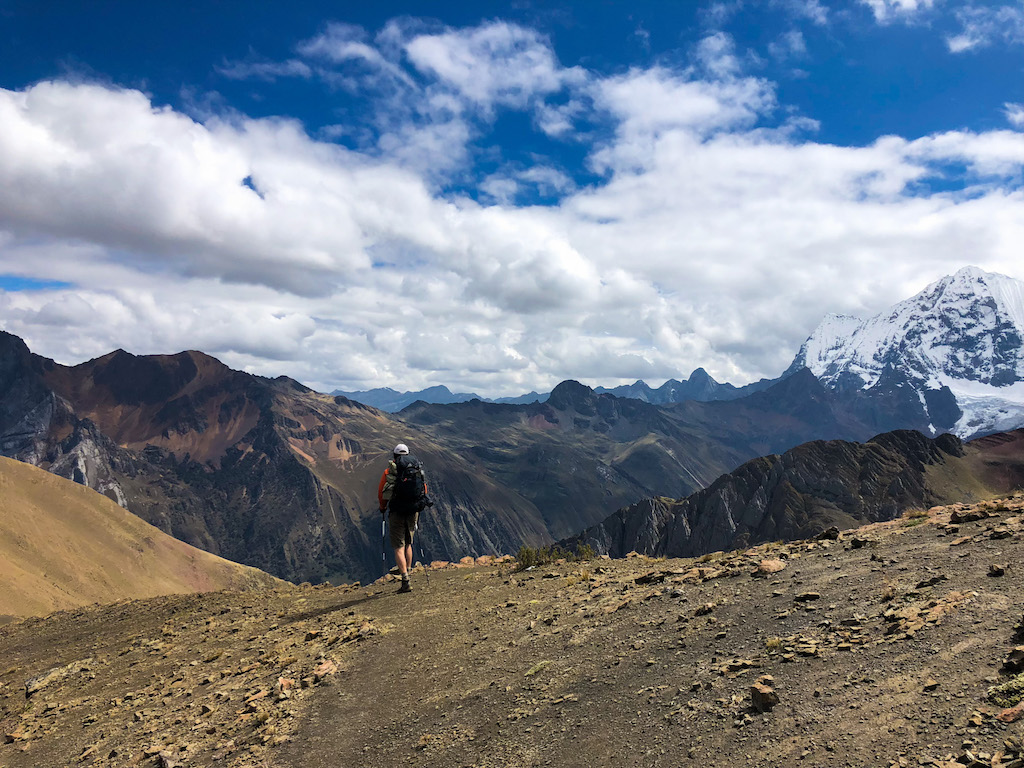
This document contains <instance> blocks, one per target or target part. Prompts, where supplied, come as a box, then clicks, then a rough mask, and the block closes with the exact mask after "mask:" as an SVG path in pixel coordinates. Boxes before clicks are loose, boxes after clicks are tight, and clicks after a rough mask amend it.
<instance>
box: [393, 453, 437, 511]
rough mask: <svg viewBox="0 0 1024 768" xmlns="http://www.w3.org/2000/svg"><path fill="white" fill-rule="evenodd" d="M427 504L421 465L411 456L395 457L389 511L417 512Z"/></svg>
mask: <svg viewBox="0 0 1024 768" xmlns="http://www.w3.org/2000/svg"><path fill="white" fill-rule="evenodd" d="M427 503H428V502H427V483H426V480H425V479H424V477H423V465H422V464H420V463H419V461H418V460H417V459H415V458H414V457H413V456H412V455H411V454H405V455H404V456H398V457H396V458H395V488H394V491H392V493H391V509H393V510H394V511H396V512H403V513H411V512H419V511H421V510H422V509H423V508H424V507H426V506H427Z"/></svg>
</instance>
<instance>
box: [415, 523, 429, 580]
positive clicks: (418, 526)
mask: <svg viewBox="0 0 1024 768" xmlns="http://www.w3.org/2000/svg"><path fill="white" fill-rule="evenodd" d="M419 530H420V521H419V519H417V520H416V532H417V533H419ZM415 539H416V537H415V536H413V540H415ZM422 556H423V547H420V557H422ZM422 565H423V575H424V576H426V577H427V589H430V568H428V567H427V564H426V563H423V564H422Z"/></svg>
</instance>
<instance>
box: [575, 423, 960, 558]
mask: <svg viewBox="0 0 1024 768" xmlns="http://www.w3.org/2000/svg"><path fill="white" fill-rule="evenodd" d="M962 455H963V448H962V445H961V443H960V441H959V439H957V438H956V437H954V436H952V435H943V436H942V437H940V438H938V439H935V440H932V439H929V438H927V437H925V436H924V435H922V434H920V433H919V432H914V431H909V430H902V431H897V432H890V433H886V434H883V435H878V436H877V437H875V438H873V439H872V440H869V441H868V442H866V443H852V442H846V441H841V440H832V441H815V442H811V443H806V444H804V445H800V446H797V447H796V448H793V449H792V450H789V451H786V452H785V453H783V454H782V455H771V456H764V457H761V458H758V459H754V460H753V461H749V462H747V463H746V464H744V465H743V466H741V467H740V468H739V469H737V470H735V471H734V472H731V473H729V474H727V475H724V476H722V477H720V478H719V479H718V480H716V481H715V482H714V483H713V484H712V485H711V486H710V487H708V488H705V489H704V490H702V491H699V492H697V493H695V494H693V495H692V496H690V497H688V498H686V499H681V500H672V499H665V498H657V499H646V500H644V501H641V502H639V503H637V504H634V505H633V506H630V507H627V508H625V509H622V510H619V511H618V512H616V513H615V514H614V515H612V516H611V517H610V518H608V519H607V520H605V521H604V522H603V523H601V524H600V525H597V526H595V527H593V528H590V529H589V530H587V531H585V532H583V533H582V534H581V535H580V536H578V537H575V538H574V539H572V540H570V541H569V542H567V543H568V544H569V545H570V546H575V545H580V544H588V545H590V546H591V547H593V548H594V549H595V551H598V552H601V553H607V554H610V555H612V556H613V557H621V556H623V555H625V554H626V553H627V552H630V551H634V550H635V551H637V552H643V553H646V554H650V555H658V556H668V557H691V556H696V555H701V554H705V553H707V552H713V551H716V550H723V549H732V548H736V547H744V546H749V545H751V544H754V543H758V542H764V541H775V540H792V539H802V538H809V537H811V536H813V535H815V534H817V533H819V532H820V531H822V530H824V529H826V528H828V527H830V526H833V525H835V526H838V527H839V528H850V527H853V526H856V525H860V524H863V523H866V522H877V521H880V520H891V519H893V518H894V517H896V516H897V515H899V514H900V513H901V512H902V511H904V510H906V509H908V508H911V507H927V506H930V505H931V504H933V503H934V502H935V501H937V499H936V498H935V495H934V494H933V493H932V491H931V490H930V489H929V486H928V480H927V469H928V467H931V466H934V465H938V464H942V463H944V462H946V461H947V460H950V459H954V458H958V457H960V456H962Z"/></svg>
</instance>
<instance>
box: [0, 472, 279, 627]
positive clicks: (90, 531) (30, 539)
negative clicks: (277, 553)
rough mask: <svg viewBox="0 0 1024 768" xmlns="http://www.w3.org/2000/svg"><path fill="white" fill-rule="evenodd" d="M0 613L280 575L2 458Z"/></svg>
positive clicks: (257, 582) (250, 583)
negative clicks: (179, 537) (228, 556)
mask: <svg viewBox="0 0 1024 768" xmlns="http://www.w3.org/2000/svg"><path fill="white" fill-rule="evenodd" d="M0 583H2V584H4V589H3V590H0V614H10V615H14V616H30V615H42V614H46V613H50V612H52V611H55V610H61V609H65V608H73V607H77V606H81V605H88V604H89V603H94V602H99V603H110V602H115V601H117V600H122V599H125V598H139V597H152V596H155V595H165V594H172V593H181V592H207V591H213V590H218V589H245V588H251V587H255V586H271V585H274V584H280V583H281V582H279V581H278V580H277V579H274V578H273V577H272V576H269V575H268V574H266V573H263V572H262V571H258V570H256V569H255V568H249V567H247V566H242V565H238V564H237V563H232V562H229V561H227V560H224V559H222V558H220V557H217V556H216V555H211V554H210V553H208V552H203V551H201V550H199V549H196V548H195V547H192V546H189V545H188V544H185V543H184V542H181V541H178V540H177V539H174V538H172V537H170V536H168V535H167V534H165V533H163V532H162V531H160V530H159V529H157V528H154V527H153V526H151V525H149V524H148V523H146V522H145V521H143V520H142V519H141V518H138V517H136V516H135V515H133V514H132V513H130V512H128V511H127V510H125V509H122V508H121V507H119V506H118V505H117V504H115V503H114V502H113V501H111V500H110V499H108V498H107V497H106V496H103V495H101V494H99V493H97V492H96V491H93V490H91V489H89V488H86V487H84V486H81V485H78V484H76V483H73V482H71V481H70V480H65V479H64V478H61V477H57V476H55V475H51V474H50V473H48V472H45V471H43V470H41V469H38V468H36V467H33V466H29V465H28V464H23V463H22V462H19V461H14V460H12V459H7V458H3V457H0Z"/></svg>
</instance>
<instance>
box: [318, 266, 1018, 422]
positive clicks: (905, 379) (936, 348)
mask: <svg viewBox="0 0 1024 768" xmlns="http://www.w3.org/2000/svg"><path fill="white" fill-rule="evenodd" d="M1022 339H1024V283H1022V282H1021V281H1019V280H1014V279H1013V278H1010V277H1006V276H1005V275H999V274H994V273H989V272H985V271H984V270H981V269H979V268H977V267H964V268H963V269H961V270H959V271H958V272H956V273H955V274H953V275H949V276H947V277H944V278H942V279H940V280H938V281H936V282H934V283H932V284H931V285H929V286H927V287H926V288H925V289H924V290H923V291H921V292H920V293H918V294H917V295H915V296H913V297H911V298H909V299H906V300H905V301H902V302H899V303H898V304H896V305H895V306H893V307H891V308H889V309H887V310H885V311H884V312H881V313H879V314H878V315H875V316H873V317H870V318H868V319H867V320H861V319H859V318H855V317H851V316H848V315H828V316H827V317H825V319H824V320H822V322H821V324H820V325H819V326H818V327H817V328H816V329H815V331H814V332H813V333H812V334H811V336H810V337H808V339H807V341H806V342H804V344H803V345H802V346H801V348H800V350H799V351H798V352H797V354H796V356H795V358H794V359H793V362H792V363H791V364H790V366H789V368H788V369H787V370H786V371H785V372H783V373H782V374H781V376H780V377H779V378H776V379H761V380H760V381H757V382H754V383H751V384H747V385H744V386H741V387H737V386H734V385H732V384H729V383H727V382H725V383H723V382H718V381H716V380H715V379H714V378H712V377H711V376H710V375H709V374H708V373H707V371H705V370H704V369H703V368H697V369H696V370H694V371H693V373H692V374H690V376H689V378H688V379H686V380H684V381H681V380H678V379H669V380H668V381H666V382H665V383H664V384H662V385H661V386H659V387H657V388H654V387H651V386H650V385H648V384H647V383H646V382H644V381H636V382H634V383H633V384H626V385H621V386H616V387H610V388H607V387H600V386H599V387H595V389H594V391H595V392H597V393H600V394H604V393H607V394H612V395H616V396H618V397H628V398H633V399H637V400H642V401H644V402H648V403H654V404H659V405H664V404H669V403H678V402H684V401H689V400H695V401H698V402H712V401H719V400H733V399H737V398H740V397H745V396H747V395H750V394H753V393H755V392H760V391H763V390H765V389H767V388H769V387H771V386H772V385H773V384H775V383H777V382H778V381H780V380H781V379H783V378H786V377H787V376H790V375H792V374H793V373H795V372H796V371H799V370H801V369H803V368H808V369H809V370H810V371H811V372H812V373H814V375H815V376H816V377H818V379H819V380H820V381H821V382H822V383H823V384H824V385H825V386H827V387H829V388H830V389H835V390H838V391H841V392H846V393H850V394H851V396H853V397H856V395H855V394H854V393H856V392H857V391H865V392H867V393H868V395H869V397H870V396H871V395H879V396H882V397H883V398H885V399H886V400H887V401H888V402H889V404H890V408H893V409H895V410H896V411H897V412H898V414H899V417H900V418H901V419H902V420H903V423H904V424H906V425H907V426H914V427H915V428H921V429H922V430H924V431H925V432H927V433H928V434H931V435H936V434H939V433H941V432H945V431H950V432H954V433H955V434H957V435H959V436H960V437H962V438H964V439H970V438H971V437H977V436H980V435H984V434H989V433H992V432H1000V431H1005V430H1008V429H1014V428H1016V427H1019V426H1021V425H1024V342H1022ZM336 394H344V395H345V396H347V397H350V398H351V399H353V400H357V401H359V402H363V403H366V404H369V405H373V406H375V407H378V408H382V409H383V410H387V411H392V412H397V411H401V410H402V409H403V408H405V407H407V406H409V405H411V404H412V403H413V402H415V401H417V400H422V401H424V402H427V403H454V402H465V401H469V400H473V399H477V400H485V398H481V397H479V396H477V395H474V394H466V393H462V394H453V393H451V391H450V390H448V389H447V388H446V387H431V388H429V389H426V390H421V391H419V392H407V393H397V392H395V391H394V390H390V389H378V390H370V391H368V392H351V393H344V392H338V393H336ZM545 397H546V395H538V394H537V393H535V392H531V393H530V394H528V395H522V396H520V397H516V398H501V399H499V400H497V401H495V402H517V403H529V402H534V401H535V400H540V401H543V399H544V398H545Z"/></svg>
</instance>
